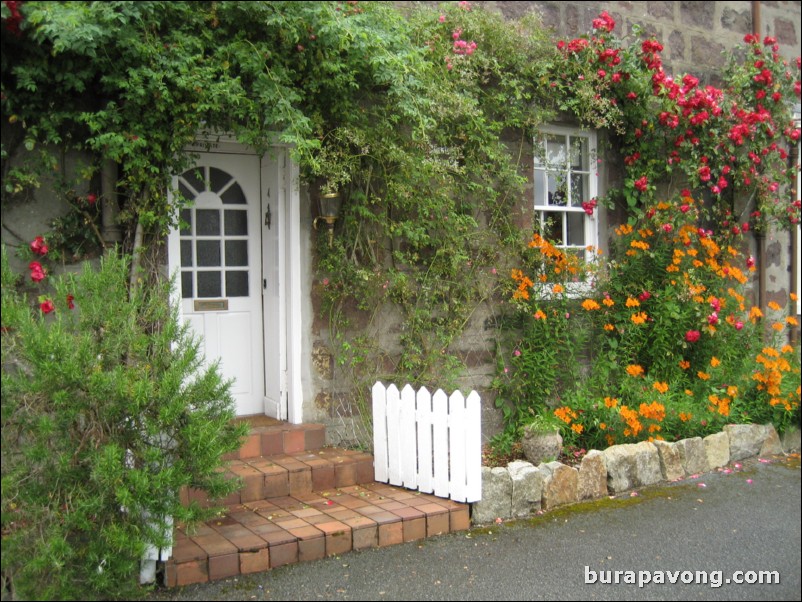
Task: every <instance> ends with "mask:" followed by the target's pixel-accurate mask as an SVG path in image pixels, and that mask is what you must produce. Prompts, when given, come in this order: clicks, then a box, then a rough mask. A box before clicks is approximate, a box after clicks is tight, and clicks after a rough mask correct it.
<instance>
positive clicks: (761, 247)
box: [752, 0, 767, 316]
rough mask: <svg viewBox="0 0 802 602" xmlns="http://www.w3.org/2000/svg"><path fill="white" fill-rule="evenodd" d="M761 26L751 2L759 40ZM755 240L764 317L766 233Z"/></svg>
mask: <svg viewBox="0 0 802 602" xmlns="http://www.w3.org/2000/svg"><path fill="white" fill-rule="evenodd" d="M761 29H762V24H761V22H760V0H753V1H752V34H753V35H754V36H755V37H756V38H758V39H761V35H760V30H761ZM756 238H757V241H756V242H757V266H758V267H757V269H758V272H757V306H758V307H759V308H760V311H761V312H763V315H764V316H765V315H766V311H767V310H766V304H767V300H766V266H765V264H764V262H765V259H766V233H765V232H759V233H758V234H757V235H756Z"/></svg>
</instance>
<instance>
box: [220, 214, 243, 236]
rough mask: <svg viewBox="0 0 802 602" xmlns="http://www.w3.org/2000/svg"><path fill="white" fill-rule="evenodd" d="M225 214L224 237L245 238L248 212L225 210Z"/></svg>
mask: <svg viewBox="0 0 802 602" xmlns="http://www.w3.org/2000/svg"><path fill="white" fill-rule="evenodd" d="M223 213H224V214H225V220H226V224H225V233H226V236H247V235H248V212H247V211H245V210H237V209H226V210H225V211H224V212H223Z"/></svg>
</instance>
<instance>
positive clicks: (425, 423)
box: [415, 387, 434, 493]
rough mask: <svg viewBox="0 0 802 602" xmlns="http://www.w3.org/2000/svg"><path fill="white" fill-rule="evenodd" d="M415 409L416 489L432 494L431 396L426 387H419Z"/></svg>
mask: <svg viewBox="0 0 802 602" xmlns="http://www.w3.org/2000/svg"><path fill="white" fill-rule="evenodd" d="M415 407H416V414H415V417H416V418H417V421H418V489H419V490H420V491H422V492H423V493H432V492H433V491H434V465H433V464H432V394H431V393H429V390H428V389H427V388H426V387H421V388H420V390H419V391H418V394H417V395H416V396H415Z"/></svg>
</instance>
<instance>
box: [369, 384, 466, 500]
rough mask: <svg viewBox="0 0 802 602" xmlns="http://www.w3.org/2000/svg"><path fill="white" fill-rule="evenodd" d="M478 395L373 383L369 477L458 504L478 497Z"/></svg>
mask: <svg viewBox="0 0 802 602" xmlns="http://www.w3.org/2000/svg"><path fill="white" fill-rule="evenodd" d="M481 417H482V415H481V403H480V399H479V394H478V393H476V391H471V393H470V394H469V395H468V397H467V399H466V398H465V397H464V396H463V395H462V393H460V392H459V391H455V392H454V393H452V394H451V396H448V395H446V394H445V392H443V391H442V390H441V389H438V390H437V391H436V392H435V393H434V395H432V394H431V393H429V391H428V390H427V389H426V387H422V388H421V389H420V390H419V391H418V392H417V393H416V392H415V390H414V389H413V388H412V387H411V386H410V385H406V386H405V387H404V388H403V390H401V391H400V392H399V391H398V387H396V386H395V385H390V386H389V387H385V386H384V385H383V384H382V383H380V382H377V383H376V384H375V385H373V458H374V471H375V479H376V480H377V481H380V482H382V483H390V484H391V485H399V486H403V487H406V488H408V489H418V490H419V491H422V492H424V493H434V495H436V496H438V497H448V498H451V499H452V500H455V501H458V502H477V501H479V500H481V499H482V426H481Z"/></svg>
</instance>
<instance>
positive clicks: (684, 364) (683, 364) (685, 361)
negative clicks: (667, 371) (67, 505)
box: [679, 360, 691, 370]
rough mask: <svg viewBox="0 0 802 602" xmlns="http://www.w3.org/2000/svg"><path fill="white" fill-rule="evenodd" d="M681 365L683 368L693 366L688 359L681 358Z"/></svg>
mask: <svg viewBox="0 0 802 602" xmlns="http://www.w3.org/2000/svg"><path fill="white" fill-rule="evenodd" d="M679 367H680V368H682V369H683V370H687V369H688V368H690V367H691V363H690V362H689V361H688V360H680V362H679Z"/></svg>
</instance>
